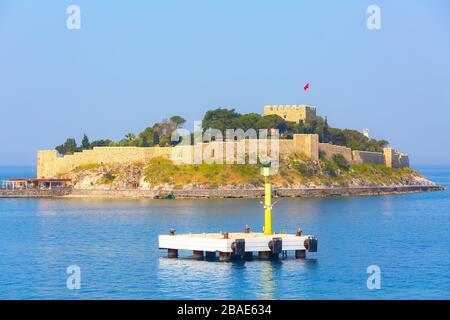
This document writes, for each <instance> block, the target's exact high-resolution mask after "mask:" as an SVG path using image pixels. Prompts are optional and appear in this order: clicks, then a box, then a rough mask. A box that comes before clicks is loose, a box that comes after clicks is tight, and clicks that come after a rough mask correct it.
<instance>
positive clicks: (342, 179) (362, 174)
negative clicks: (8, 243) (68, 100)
mask: <svg viewBox="0 0 450 320" xmlns="http://www.w3.org/2000/svg"><path fill="white" fill-rule="evenodd" d="M184 124H185V119H184V118H182V117H181V116H173V117H171V118H170V119H168V120H163V121H162V122H158V123H155V124H154V125H152V126H150V127H147V128H145V129H144V130H143V131H142V132H140V133H139V134H137V135H135V134H133V133H128V134H126V135H125V137H124V138H123V139H122V140H120V141H117V142H116V141H113V140H111V139H104V140H96V141H92V142H90V141H89V138H88V137H87V136H86V135H84V137H83V140H82V143H81V145H78V144H77V142H76V140H75V139H73V138H70V139H67V140H66V141H65V143H64V144H62V145H59V146H57V147H55V149H54V150H41V151H38V156H37V178H36V179H34V180H31V179H30V180H25V181H22V182H21V183H15V184H14V183H13V187H12V188H10V189H11V190H9V192H8V190H6V191H5V190H2V193H1V194H2V195H3V196H8V195H9V196H15V195H16V196H17V194H18V191H17V190H18V189H19V190H22V191H21V193H22V195H23V196H30V195H31V196H64V197H137V198H141V197H148V198H215V197H219V198H255V197H261V196H262V195H263V193H264V179H263V177H262V176H261V174H260V173H261V168H262V166H263V165H265V164H264V161H262V159H265V161H266V162H272V167H273V169H272V171H271V177H270V180H271V182H272V185H273V195H274V196H279V197H323V196H345V195H377V194H392V193H409V192H422V191H435V190H442V189H444V188H443V187H441V186H438V185H436V184H435V183H434V182H432V181H430V180H428V179H427V178H425V177H423V176H422V175H421V174H420V173H418V172H417V171H415V170H414V169H412V168H410V166H409V157H408V155H407V154H405V153H402V152H398V151H396V150H395V149H394V148H392V147H390V146H389V142H388V141H387V140H376V139H371V138H370V137H369V134H368V132H367V131H364V132H359V131H357V130H350V129H338V128H333V127H331V126H330V125H329V124H328V119H327V118H326V117H325V118H324V117H320V116H318V115H317V108H316V107H315V106H310V105H266V106H264V111H263V114H262V115H260V114H257V113H248V114H240V113H238V112H236V111H235V110H234V109H226V108H218V109H214V110H209V111H207V112H206V113H205V115H204V118H203V120H202V125H201V127H199V128H197V130H196V131H194V132H193V133H190V132H188V131H187V130H186V129H185V128H183V125H184ZM174 137H175V138H174ZM274 163H276V165H275V166H274V165H273V164H274ZM52 181H54V182H55V181H56V182H59V184H57V185H54V186H53V187H52V185H51V182H52ZM48 182H50V185H49V183H48ZM61 182H64V183H61ZM18 186H19V187H18ZM24 186H25V187H24ZM33 186H34V188H33ZM39 186H44V187H41V188H40V187H39ZM35 189H38V190H35ZM14 190H16V191H14ZM23 190H25V191H23ZM26 190H28V191H26ZM30 190H31V191H30ZM19 193H20V192H19Z"/></svg>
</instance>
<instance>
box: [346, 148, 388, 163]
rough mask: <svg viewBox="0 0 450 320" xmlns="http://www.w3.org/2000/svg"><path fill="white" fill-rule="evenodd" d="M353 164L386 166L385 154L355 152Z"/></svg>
mask: <svg viewBox="0 0 450 320" xmlns="http://www.w3.org/2000/svg"><path fill="white" fill-rule="evenodd" d="M352 154H353V162H354V163H356V164H363V163H376V164H385V159H384V154H383V153H381V152H369V151H359V150H353V151H352Z"/></svg>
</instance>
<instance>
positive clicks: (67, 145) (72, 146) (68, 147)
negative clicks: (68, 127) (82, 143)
mask: <svg viewBox="0 0 450 320" xmlns="http://www.w3.org/2000/svg"><path fill="white" fill-rule="evenodd" d="M55 149H56V151H58V152H59V153H60V154H62V155H66V154H73V153H74V152H75V151H77V142H76V140H75V139H74V138H69V139H67V140H66V142H64V143H63V144H62V145H59V146H57V147H56V148H55Z"/></svg>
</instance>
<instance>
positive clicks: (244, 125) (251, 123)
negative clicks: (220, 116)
mask: <svg viewBox="0 0 450 320" xmlns="http://www.w3.org/2000/svg"><path fill="white" fill-rule="evenodd" d="M261 118H262V117H261V115H259V114H257V113H247V114H243V115H240V116H239V117H237V118H236V119H235V120H234V121H233V123H232V127H233V128H232V129H242V130H244V131H247V130H248V129H255V130H256V129H257V125H258V122H259V121H260V120H261Z"/></svg>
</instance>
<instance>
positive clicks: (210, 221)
mask: <svg viewBox="0 0 450 320" xmlns="http://www.w3.org/2000/svg"><path fill="white" fill-rule="evenodd" d="M418 170H419V171H420V172H421V173H423V174H424V175H425V176H427V177H429V178H430V179H432V180H434V181H436V182H437V183H439V184H441V185H445V186H448V185H450V166H426V167H419V168H418ZM34 175H35V172H34V169H33V168H28V167H9V168H0V179H4V178H8V177H17V176H20V177H23V176H34ZM273 219H274V222H273V223H274V230H275V231H276V230H278V231H290V232H295V229H297V228H301V229H302V230H304V232H305V233H307V234H314V235H316V236H317V237H318V238H319V251H318V252H317V253H314V254H312V253H311V254H308V256H307V259H306V260H296V259H294V258H293V257H292V255H290V256H289V257H288V258H286V259H281V260H279V261H259V260H253V261H245V262H229V263H222V262H209V261H195V260H193V259H191V258H190V255H191V253H190V252H184V253H182V255H181V257H180V258H179V259H168V258H166V252H165V251H163V250H158V243H157V237H158V235H159V234H166V233H167V232H168V230H169V228H175V229H176V232H177V233H188V232H219V231H230V232H231V231H240V230H242V229H243V227H244V226H245V225H246V224H248V225H249V226H250V227H251V228H252V230H255V231H260V230H261V228H262V224H263V213H262V208H261V205H260V203H259V200H235V199H223V200H100V199H96V200H93V199H0V299H449V298H450V192H449V191H440V192H429V193H417V194H408V195H389V196H372V197H334V198H326V199H280V201H279V202H278V203H277V204H276V205H275V207H274V217H273ZM373 265H375V266H377V267H379V270H380V273H379V276H380V277H379V279H380V280H381V281H380V288H379V289H369V288H368V286H367V279H368V277H369V276H371V275H370V274H368V273H367V268H368V267H369V266H373ZM69 266H77V267H79V270H80V273H79V274H80V278H79V279H80V286H81V288H80V289H74V290H70V289H68V287H67V279H68V277H70V275H69V274H68V273H67V268H68V267H69Z"/></svg>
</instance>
